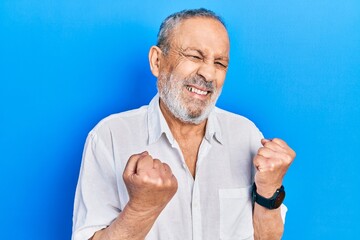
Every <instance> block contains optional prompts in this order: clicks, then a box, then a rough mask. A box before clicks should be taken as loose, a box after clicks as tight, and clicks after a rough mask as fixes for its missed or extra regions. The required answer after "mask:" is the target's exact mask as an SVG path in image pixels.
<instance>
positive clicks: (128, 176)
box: [123, 152, 178, 213]
mask: <svg viewBox="0 0 360 240" xmlns="http://www.w3.org/2000/svg"><path fill="white" fill-rule="evenodd" d="M123 179H124V182H125V185H126V188H127V191H128V193H129V202H128V206H129V207H130V208H132V209H133V210H135V211H138V212H144V213H146V212H152V211H154V212H159V213H160V212H161V211H162V210H163V209H164V208H165V206H166V204H167V203H168V202H169V201H170V200H171V198H172V197H173V196H174V194H175V193H176V191H177V187H178V184H177V180H176V178H175V176H174V175H173V173H172V171H171V169H170V167H169V166H168V165H167V164H166V163H162V162H161V161H160V160H158V159H153V158H152V157H151V156H150V155H149V154H148V153H147V152H143V153H141V154H135V155H132V156H131V157H130V158H129V160H128V162H127V165H126V167H125V170H124V173H123Z"/></svg>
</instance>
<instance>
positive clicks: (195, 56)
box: [187, 55, 201, 60]
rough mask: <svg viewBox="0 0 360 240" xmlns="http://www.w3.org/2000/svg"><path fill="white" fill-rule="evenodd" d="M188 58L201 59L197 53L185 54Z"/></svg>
mask: <svg viewBox="0 0 360 240" xmlns="http://www.w3.org/2000/svg"><path fill="white" fill-rule="evenodd" d="M187 57H188V58H192V59H197V60H201V57H200V56H197V55H187Z"/></svg>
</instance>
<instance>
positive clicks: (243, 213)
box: [72, 95, 286, 240]
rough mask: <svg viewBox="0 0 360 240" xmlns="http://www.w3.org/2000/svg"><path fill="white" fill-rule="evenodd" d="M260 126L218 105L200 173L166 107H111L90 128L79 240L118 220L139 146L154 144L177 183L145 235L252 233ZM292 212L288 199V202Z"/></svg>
mask: <svg viewBox="0 0 360 240" xmlns="http://www.w3.org/2000/svg"><path fill="white" fill-rule="evenodd" d="M261 138H262V134H261V132H260V131H259V130H258V129H257V128H256V126H255V125H254V124H253V123H252V122H251V121H249V120H248V119H246V118H244V117H242V116H239V115H236V114H233V113H230V112H227V111H224V110H221V109H219V108H215V109H214V110H213V111H212V113H211V114H210V115H209V118H208V122H207V126H206V131H205V136H204V139H203V141H202V143H201V145H200V149H199V154H198V159H197V164H196V175H195V179H194V178H193V176H192V175H191V173H190V171H189V169H188V168H187V166H186V163H185V161H184V158H183V155H182V152H181V150H180V148H179V145H178V143H177V142H176V140H175V139H174V137H173V136H172V134H171V131H170V129H169V127H168V125H167V123H166V121H165V119H164V116H163V115H162V113H161V110H160V108H159V96H158V95H156V96H155V97H154V98H153V100H152V101H151V102H150V104H149V106H144V107H141V108H139V109H136V110H132V111H127V112H123V113H119V114H114V115H111V116H109V117H107V118H105V119H104V120H102V121H101V122H100V123H99V124H98V125H97V126H96V127H95V128H94V129H93V130H92V131H91V132H90V133H89V135H88V138H87V140H86V144H85V148H84V153H83V159H82V165H81V170H80V175H79V180H78V185H77V188H76V195H75V204H74V215H73V235H72V239H73V240H85V239H89V238H90V237H91V236H93V234H94V233H95V232H96V231H98V230H100V229H102V228H105V227H107V226H108V225H110V224H111V222H112V221H114V220H115V219H116V218H117V216H118V215H119V213H120V212H121V210H122V209H124V207H125V205H126V203H127V202H128V200H129V196H128V193H127V190H126V186H125V184H124V182H123V179H122V173H123V171H124V168H125V165H126V163H127V160H128V159H129V157H130V156H131V155H132V154H135V153H140V152H143V151H148V152H149V154H150V155H152V157H154V158H158V159H160V160H161V161H162V162H166V163H167V164H168V165H169V166H170V167H171V169H172V171H173V174H174V175H175V177H176V178H177V180H178V190H177V192H176V194H175V195H174V197H173V198H172V199H171V201H170V202H169V203H168V205H167V206H166V207H165V209H164V210H163V211H162V212H161V214H160V215H159V217H158V218H157V220H156V222H155V223H154V225H153V227H152V228H151V230H150V232H149V233H148V235H147V236H146V240H173V239H178V240H212V239H217V240H218V239H223V240H235V239H236V240H239V239H253V232H254V230H253V220H252V201H251V186H252V183H253V181H254V180H253V178H254V168H253V163H252V159H253V157H254V155H255V154H256V153H257V150H258V149H259V147H260V146H261V143H260V139H261ZM281 210H282V215H283V219H284V218H285V212H286V207H285V206H283V205H282V209H281Z"/></svg>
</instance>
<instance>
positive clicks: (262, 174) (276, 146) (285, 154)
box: [254, 138, 296, 197]
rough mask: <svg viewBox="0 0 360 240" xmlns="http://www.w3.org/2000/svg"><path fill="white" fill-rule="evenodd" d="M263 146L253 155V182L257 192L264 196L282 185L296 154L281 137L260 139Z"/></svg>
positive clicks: (270, 194)
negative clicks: (254, 169) (255, 170)
mask: <svg viewBox="0 0 360 240" xmlns="http://www.w3.org/2000/svg"><path fill="white" fill-rule="evenodd" d="M261 144H262V145H263V147H261V148H259V150H258V153H257V155H256V156H255V157H254V166H255V167H256V169H257V172H256V174H255V184H256V186H257V192H258V193H259V194H260V195H262V196H264V197H271V196H272V195H273V194H274V192H275V191H276V189H278V188H280V187H281V185H282V181H283V178H284V176H285V174H286V172H287V170H288V168H289V166H290V164H291V163H292V162H293V160H294V158H295V156H296V154H295V152H294V150H292V149H291V148H290V147H289V146H288V145H287V144H286V142H284V141H283V140H281V139H278V138H274V139H273V140H267V139H262V140H261Z"/></svg>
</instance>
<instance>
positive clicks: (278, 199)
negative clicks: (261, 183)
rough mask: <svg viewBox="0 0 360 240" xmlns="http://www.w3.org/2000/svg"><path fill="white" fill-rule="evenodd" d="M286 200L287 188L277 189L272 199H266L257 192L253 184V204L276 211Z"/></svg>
mask: <svg viewBox="0 0 360 240" xmlns="http://www.w3.org/2000/svg"><path fill="white" fill-rule="evenodd" d="M284 198H285V188H284V186H281V187H280V188H278V189H276V192H275V193H274V195H273V196H272V197H271V198H265V197H263V196H261V195H259V194H258V193H257V192H256V184H255V183H254V184H253V188H252V200H253V203H255V202H256V203H257V204H259V205H261V206H263V207H265V208H267V209H276V208H278V207H280V206H281V204H282V202H283V201H284Z"/></svg>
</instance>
